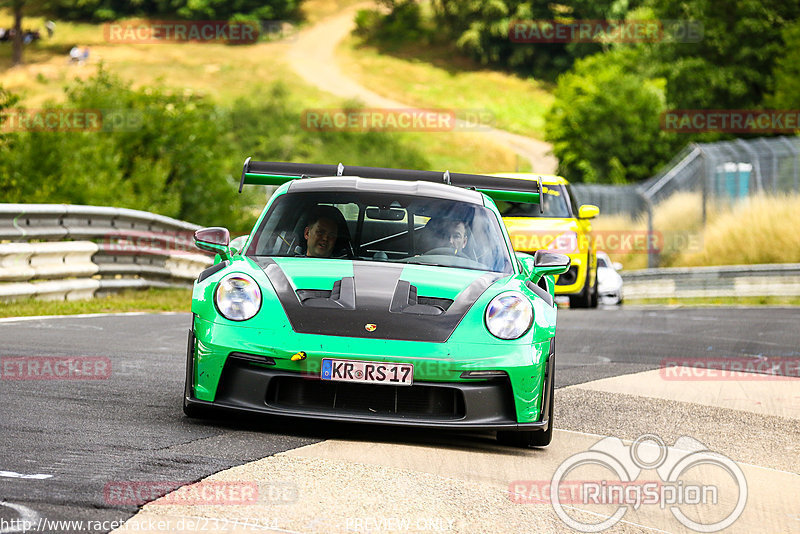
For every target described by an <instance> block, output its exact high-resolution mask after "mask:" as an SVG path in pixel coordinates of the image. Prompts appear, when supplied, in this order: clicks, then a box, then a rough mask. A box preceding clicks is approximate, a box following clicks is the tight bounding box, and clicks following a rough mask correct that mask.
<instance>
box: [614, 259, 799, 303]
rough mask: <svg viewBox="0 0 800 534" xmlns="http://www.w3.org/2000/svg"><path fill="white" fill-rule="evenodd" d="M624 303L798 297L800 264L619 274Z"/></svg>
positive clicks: (643, 271) (683, 268)
mask: <svg viewBox="0 0 800 534" xmlns="http://www.w3.org/2000/svg"><path fill="white" fill-rule="evenodd" d="M620 274H621V275H622V280H623V292H624V298H626V299H643V298H692V297H767V296H800V264H798V263H786V264H783V263H779V264H765V265H729V266H723V267H677V268H669V269H643V270H640V271H630V272H624V271H623V272H622V273H620Z"/></svg>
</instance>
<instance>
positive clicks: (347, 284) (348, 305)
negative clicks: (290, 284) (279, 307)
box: [297, 276, 356, 310]
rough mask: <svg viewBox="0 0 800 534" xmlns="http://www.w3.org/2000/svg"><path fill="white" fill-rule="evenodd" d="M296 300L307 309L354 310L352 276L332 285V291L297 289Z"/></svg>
mask: <svg viewBox="0 0 800 534" xmlns="http://www.w3.org/2000/svg"><path fill="white" fill-rule="evenodd" d="M297 298H298V299H300V304H302V305H303V306H305V307H307V308H335V309H344V310H355V309H356V286H355V280H354V279H353V277H352V276H348V277H345V278H342V279H341V280H337V281H335V282H334V283H333V289H332V290H330V291H328V290H325V289H298V290H297Z"/></svg>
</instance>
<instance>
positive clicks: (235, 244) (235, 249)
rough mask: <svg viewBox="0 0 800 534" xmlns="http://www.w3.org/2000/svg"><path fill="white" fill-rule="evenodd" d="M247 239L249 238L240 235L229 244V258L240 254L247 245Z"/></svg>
mask: <svg viewBox="0 0 800 534" xmlns="http://www.w3.org/2000/svg"><path fill="white" fill-rule="evenodd" d="M248 237H250V236H247V235H240V236H239V237H237V238H236V239H234V240H233V241H231V244H230V245H228V248H230V249H231V256H235V255H237V254H241V253H242V251H243V250H244V246H245V245H246V244H247V238H248Z"/></svg>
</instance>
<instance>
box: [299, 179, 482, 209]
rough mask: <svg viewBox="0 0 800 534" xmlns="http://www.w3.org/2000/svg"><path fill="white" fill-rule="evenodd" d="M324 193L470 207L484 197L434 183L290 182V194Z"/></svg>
mask: <svg viewBox="0 0 800 534" xmlns="http://www.w3.org/2000/svg"><path fill="white" fill-rule="evenodd" d="M324 191H352V192H366V193H388V194H395V195H407V196H419V197H432V198H441V199H446V200H455V201H458V202H467V203H470V204H477V205H480V206H483V205H484V200H483V199H484V195H483V193H479V192H478V191H475V190H472V189H465V188H463V187H455V186H452V185H446V184H437V183H434V182H423V181H414V182H411V181H409V182H405V181H401V180H383V179H379V178H361V177H359V176H327V177H321V178H302V179H298V180H292V181H291V182H290V184H289V189H288V191H287V192H289V193H305V192H308V193H311V192H324Z"/></svg>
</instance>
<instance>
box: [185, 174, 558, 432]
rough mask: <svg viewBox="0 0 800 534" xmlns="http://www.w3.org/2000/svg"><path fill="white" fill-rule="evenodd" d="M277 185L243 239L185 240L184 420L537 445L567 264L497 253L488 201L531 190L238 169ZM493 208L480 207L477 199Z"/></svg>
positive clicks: (548, 417)
mask: <svg viewBox="0 0 800 534" xmlns="http://www.w3.org/2000/svg"><path fill="white" fill-rule="evenodd" d="M244 184H261V185H278V186H279V187H278V188H277V190H276V191H275V193H274V194H273V195H272V197H271V198H270V200H269V202H268V203H267V206H266V208H265V209H264V212H263V213H262V215H261V217H260V218H259V220H258V222H257V223H256V225H255V227H254V229H253V231H252V232H251V233H250V234H249V235H247V236H243V237H240V238H237V239H235V240H233V241H232V242H231V241H230V234H229V232H228V231H227V230H226V229H225V228H205V229H202V230H198V231H197V232H196V233H195V243H196V245H197V246H198V247H199V248H201V249H203V250H207V251H211V252H214V253H215V254H216V258H215V263H214V265H213V266H211V267H209V268H208V269H206V270H205V271H203V273H201V274H200V276H199V277H198V279H197V281H196V282H195V285H194V293H193V297H192V313H193V316H194V320H193V325H192V329H191V332H190V336H189V344H188V353H187V362H186V387H185V394H184V411H185V413H186V414H187V415H189V416H200V415H202V414H203V413H204V412H205V411H206V409H207V408H210V407H219V408H227V409H235V410H241V411H246V412H258V413H263V414H270V415H276V416H291V417H299V418H313V419H324V420H330V421H348V422H362V423H373V424H390V425H405V426H416V427H435V428H449V429H470V430H487V431H497V437H498V440H499V441H500V442H501V443H505V444H509V445H517V446H523V447H529V446H545V445H547V444H549V443H550V440H551V437H552V429H553V425H552V414H553V387H554V369H555V352H554V336H555V332H556V307H555V305H554V302H553V289H554V283H553V276H552V275H555V274H560V273H563V272H565V271H566V270H567V269H568V268H569V263H570V262H569V258H568V257H567V256H564V255H561V254H556V253H552V252H546V251H538V252H536V254H535V255H534V256H530V255H528V254H522V253H517V254H514V252H513V249H512V246H511V243H510V241H509V237H508V232H507V231H506V228H505V226H504V225H503V222H502V218H501V216H500V213H499V212H498V210H497V208H496V206H495V203H494V200H509V199H510V200H514V201H518V202H519V201H523V202H531V203H538V202H539V191H540V187H541V186H540V185H539V184H538V183H537V182H535V181H531V180H515V179H513V178H503V177H490V176H480V175H473V174H456V173H448V172H445V173H437V172H432V171H409V170H402V169H382V168H372V167H348V168H346V169H345V168H344V167H343V166H342V165H341V164H339V165H338V166H333V165H305V164H296V163H269V162H251V161H250V159H248V160H247V161H246V162H245V167H244V170H243V172H242V182H241V184H240V191H241V187H242V186H243V185H244ZM493 199H494V200H493Z"/></svg>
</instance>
